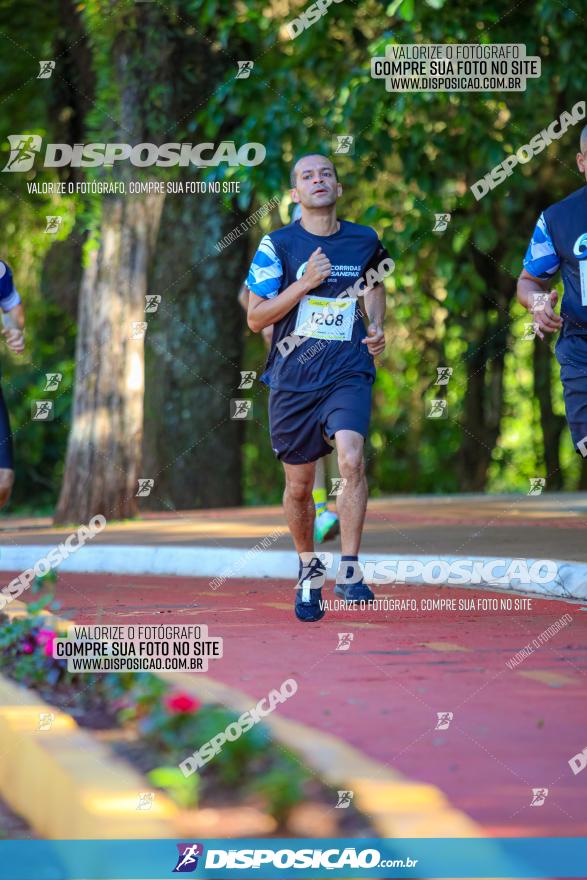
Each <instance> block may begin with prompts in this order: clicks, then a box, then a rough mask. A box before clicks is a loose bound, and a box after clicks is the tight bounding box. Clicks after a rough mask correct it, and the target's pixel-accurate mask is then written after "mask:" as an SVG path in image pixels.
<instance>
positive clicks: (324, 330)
mask: <svg viewBox="0 0 587 880" xmlns="http://www.w3.org/2000/svg"><path fill="white" fill-rule="evenodd" d="M356 304H357V301H356V300H355V299H330V298H328V297H324V296H310V295H307V296H305V297H304V298H303V299H302V300H300V305H299V308H298V317H297V320H296V326H295V328H294V333H295V334H296V336H313V337H314V338H315V339H333V340H336V341H337V342H348V341H349V340H350V339H351V337H352V334H353V324H354V321H355V307H356Z"/></svg>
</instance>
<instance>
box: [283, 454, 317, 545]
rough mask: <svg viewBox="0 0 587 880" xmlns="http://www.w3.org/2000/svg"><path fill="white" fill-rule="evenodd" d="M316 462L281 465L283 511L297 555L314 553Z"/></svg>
mask: <svg viewBox="0 0 587 880" xmlns="http://www.w3.org/2000/svg"><path fill="white" fill-rule="evenodd" d="M315 468H316V462H314V461H310V462H308V463H307V464H286V463H285V462H284V463H283V469H284V471H285V492H284V493H283V509H284V511H285V518H286V519H287V524H288V526H289V530H290V532H291V536H292V538H293V542H294V546H295V548H296V550H297V552H298V554H299V555H301V554H302V553H313V552H314V499H313V498H312V487H313V485H314V471H315Z"/></svg>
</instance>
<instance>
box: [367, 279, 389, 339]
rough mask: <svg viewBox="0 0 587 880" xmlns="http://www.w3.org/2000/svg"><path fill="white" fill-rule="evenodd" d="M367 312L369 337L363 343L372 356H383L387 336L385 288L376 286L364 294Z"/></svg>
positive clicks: (381, 285) (380, 285)
mask: <svg viewBox="0 0 587 880" xmlns="http://www.w3.org/2000/svg"><path fill="white" fill-rule="evenodd" d="M364 297H365V299H364V302H365V311H366V312H367V317H368V319H369V327H368V328H367V336H366V337H365V338H364V339H363V340H362V342H363V343H364V344H365V345H366V346H367V348H368V349H369V351H370V353H371V354H372V355H374V356H375V355H378V354H381V352H382V351H383V349H384V348H385V336H384V333H383V319H384V318H385V305H386V302H385V287H384V286H383V284H376V285H375V287H372V288H371V289H370V290H366V291H365V293H364Z"/></svg>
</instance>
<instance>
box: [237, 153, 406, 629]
mask: <svg viewBox="0 0 587 880" xmlns="http://www.w3.org/2000/svg"><path fill="white" fill-rule="evenodd" d="M291 185H292V189H291V196H292V200H293V201H294V202H295V203H296V204H299V205H301V208H302V216H301V220H298V221H296V222H295V223H290V224H289V225H288V226H285V227H283V228H282V229H278V230H276V231H275V232H271V233H270V234H269V235H266V236H264V237H263V239H262V240H261V242H260V244H259V249H258V250H257V253H256V254H255V257H254V258H253V262H252V264H251V268H250V270H249V275H248V278H247V287H248V288H249V290H250V291H251V295H250V298H249V306H248V324H249V327H250V328H251V330H253V331H254V332H260V331H261V330H263V328H264V327H267V326H269V325H270V324H272V325H273V338H272V343H271V350H270V353H269V358H268V361H267V367H266V371H265V373H264V375H263V376H262V379H263V381H265V382H266V383H267V384H268V385H269V387H270V395H269V422H270V431H271V442H272V446H273V451H274V452H275V454H276V455H277V457H278V458H279V459H280V460H281V461H282V463H283V467H284V471H285V480H286V487H285V493H284V498H283V503H284V509H285V514H286V517H287V521H288V525H289V529H290V532H291V534H292V538H293V541H294V544H295V547H296V550H297V552H298V554H299V557H300V564H299V573H298V581H297V584H296V599H295V613H296V616H297V617H298V618H299V619H300V620H302V621H316V620H320V619H321V618H322V617H323V616H324V608H323V605H322V595H321V587H322V586H323V584H324V581H325V578H326V569H325V567H324V564H323V562H322V560H321V559H320V558H319V557H318V556H316V555H315V553H314V535H313V526H314V505H313V503H312V485H313V482H314V469H315V463H316V461H317V460H318V459H319V458H321V457H322V456H324V455H326V454H328V453H329V452H331V451H332V449H333V447H334V445H336V450H337V453H338V465H339V471H340V475H341V478H342V487H341V488H342V491H341V492H340V494H339V495H338V496H337V510H338V515H339V517H340V531H341V544H342V557H341V564H340V568H339V570H338V574H337V578H336V581H337V583H336V586H335V593H336V594H337V595H339V596H341V597H343V598H344V599H345V600H346V601H348V602H359V601H369V600H370V599H373V598H374V596H373V593H372V592H371V590H370V589H369V588H368V587H367V586H366V585H365V584H364V583H363V579H362V575H361V568H360V565H359V557H358V554H359V547H360V543H361V535H362V531H363V523H364V519H365V510H366V506H367V482H366V479H365V465H364V458H363V447H364V443H365V438H366V437H367V434H368V430H369V421H370V416H371V390H372V385H373V381H374V379H375V365H374V361H373V357H374V356H375V355H379V354H381V353H382V352H383V350H384V348H385V337H384V334H383V318H384V314H385V289H384V287H383V285H382V284H381V283H380V279H381V278H382V277H383V276H384V275H385V274H388V272H389V271H390V269H391V268H392V267H393V261H392V260H391V259H390V258H389V254H388V253H387V251H386V250H385V248H384V247H383V245H382V244H381V242H380V241H379V238H378V236H377V233H376V232H375V231H374V230H373V229H371V228H370V227H368V226H359V225H358V224H356V223H349V222H348V221H346V220H340V221H339V220H337V216H336V202H337V200H338V199H339V198H340V196H341V195H342V186H341V184H340V183H339V182H338V179H337V175H336V170H335V168H334V165H333V163H332V162H331V161H330V159H328V158H326V157H325V156H322V155H319V154H318V155H314V154H311V155H306V156H302V157H301V158H300V159H298V161H297V162H296V163H295V165H294V167H293V169H292V177H291ZM359 292H360V293H361V294H362V295H364V302H365V310H366V313H367V315H368V319H369V327H368V330H367V332H365V325H364V323H363V312H362V310H361V308H360V307H359V302H358V299H357V294H358V293H359Z"/></svg>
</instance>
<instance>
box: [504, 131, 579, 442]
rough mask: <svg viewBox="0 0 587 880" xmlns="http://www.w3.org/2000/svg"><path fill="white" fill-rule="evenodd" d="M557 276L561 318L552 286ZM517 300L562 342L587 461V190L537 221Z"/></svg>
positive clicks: (559, 352) (573, 416)
mask: <svg viewBox="0 0 587 880" xmlns="http://www.w3.org/2000/svg"><path fill="white" fill-rule="evenodd" d="M576 159H577V167H578V168H579V171H580V172H581V174H583V175H584V176H585V178H586V179H587V126H585V127H584V128H583V131H582V132H581V140H580V145H579V152H578V153H577V156H576ZM559 270H560V273H561V278H562V281H563V291H564V292H563V298H562V302H561V309H560V315H558V314H557V313H556V312H555V307H556V304H557V300H558V293H557V292H556V290H551V281H552V278H553V277H554V275H555V274H556V273H557V272H558V271H559ZM517 293H518V300H519V301H520V302H521V304H522V305H523V306H524V307H525V308H526V309H528V311H530V312H531V313H532V315H533V320H534V325H535V328H536V333H537V334H538V336H539V337H540V339H544V334H545V333H556V332H557V331H558V330H560V336H559V338H558V340H557V343H556V347H555V354H556V357H557V360H558V362H559V364H560V368H561V369H560V375H561V381H562V383H563V392H564V398H565V409H566V413H567V422H568V424H569V428H570V431H571V436H572V438H573V443H574V445H575V449H576V451H577V452H578V453H579V454H580V455H582V456H583V457H584V458H586V457H587V186H582V187H581V188H580V189H578V190H576V191H575V192H574V193H571V195H570V196H567V197H566V198H565V199H562V201H560V202H556V204H554V205H551V206H550V207H549V208H546V210H545V211H543V212H542V214H541V215H540V217H539V218H538V222H537V224H536V228H535V229H534V233H533V235H532V240H531V242H530V245H529V247H528V250H527V252H526V256H525V258H524V268H523V270H522V273H521V275H520V277H519V280H518V290H517Z"/></svg>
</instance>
